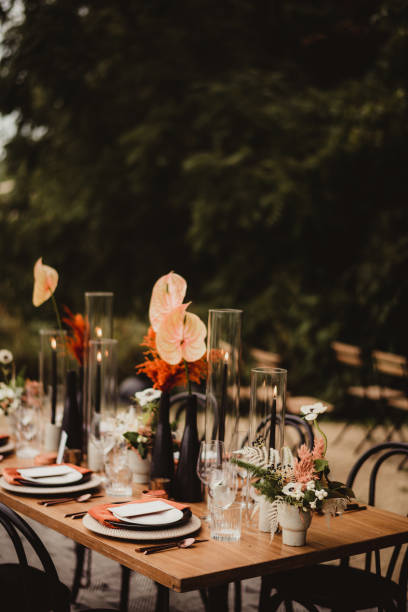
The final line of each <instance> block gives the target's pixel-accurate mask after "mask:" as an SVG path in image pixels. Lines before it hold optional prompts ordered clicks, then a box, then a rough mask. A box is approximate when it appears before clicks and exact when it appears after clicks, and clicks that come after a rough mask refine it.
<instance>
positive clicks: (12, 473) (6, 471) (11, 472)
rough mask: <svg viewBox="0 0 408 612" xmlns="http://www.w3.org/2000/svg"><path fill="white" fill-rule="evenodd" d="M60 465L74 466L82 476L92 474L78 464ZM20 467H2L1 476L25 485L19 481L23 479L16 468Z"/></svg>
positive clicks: (11, 482)
mask: <svg viewBox="0 0 408 612" xmlns="http://www.w3.org/2000/svg"><path fill="white" fill-rule="evenodd" d="M61 465H66V466H68V467H71V468H74V470H78V472H80V473H81V474H82V475H83V476H88V475H91V474H92V470H89V469H88V468H85V467H81V466H79V465H73V464H72V463H61ZM33 467H34V466H33ZM35 467H37V466H35ZM20 469H21V468H11V467H10V468H8V467H5V468H3V476H4V478H5V480H6V481H7V482H8V484H11V485H17V486H23V485H25V483H22V482H20V480H24V479H23V477H22V476H21V474H20V473H19V472H18V470H20ZM25 469H28V468H27V467H25ZM38 482H41V480H40V479H39V480H38ZM26 483H27V485H28V484H29V483H28V481H26ZM75 484H78V483H75Z"/></svg>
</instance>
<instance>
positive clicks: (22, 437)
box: [16, 400, 41, 459]
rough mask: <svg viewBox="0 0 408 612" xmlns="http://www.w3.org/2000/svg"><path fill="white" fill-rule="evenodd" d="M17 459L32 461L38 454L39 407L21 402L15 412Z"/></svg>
mask: <svg viewBox="0 0 408 612" xmlns="http://www.w3.org/2000/svg"><path fill="white" fill-rule="evenodd" d="M16 420H17V432H16V434H17V452H16V454H17V457H22V458H30V459H32V458H33V457H35V456H36V455H38V453H39V452H40V440H39V437H40V426H41V419H40V407H39V405H38V404H36V403H30V402H28V401H24V400H23V401H21V404H20V406H19V407H18V408H17V411H16Z"/></svg>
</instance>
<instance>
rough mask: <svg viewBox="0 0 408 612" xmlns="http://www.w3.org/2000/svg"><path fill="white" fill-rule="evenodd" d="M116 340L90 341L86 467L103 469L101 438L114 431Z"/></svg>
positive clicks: (96, 469)
mask: <svg viewBox="0 0 408 612" xmlns="http://www.w3.org/2000/svg"><path fill="white" fill-rule="evenodd" d="M117 344H118V342H117V340H112V339H111V338H102V339H101V340H90V342H89V359H88V390H87V402H88V404H87V412H88V414H89V415H90V427H89V437H88V448H87V450H88V465H89V467H90V468H91V469H92V470H95V471H98V470H101V469H102V468H103V444H102V437H103V434H104V433H105V432H107V431H110V430H112V429H113V428H114V421H115V415H116V405H117Z"/></svg>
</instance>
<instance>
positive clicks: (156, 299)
mask: <svg viewBox="0 0 408 612" xmlns="http://www.w3.org/2000/svg"><path fill="white" fill-rule="evenodd" d="M186 291H187V283H186V281H185V279H184V278H183V277H182V276H180V275H179V274H176V273H175V272H170V273H169V274H166V275H165V276H162V277H161V278H159V279H158V281H157V282H156V283H155V285H154V287H153V291H152V296H151V300H150V306H149V319H150V324H151V325H150V327H149V330H148V332H147V335H146V336H145V338H144V340H143V343H142V346H144V347H146V350H145V351H144V356H145V359H144V362H143V363H141V364H139V365H138V366H137V367H136V370H137V372H138V373H143V374H145V375H146V376H148V377H149V378H150V379H151V380H152V382H153V387H154V389H159V390H160V391H162V396H161V399H160V409H159V415H158V423H157V431H156V436H155V442H154V447H153V455H152V470H151V477H152V479H153V478H166V479H169V480H172V479H173V477H174V465H173V442H172V435H171V428H170V423H169V408H170V402H169V393H170V391H171V390H172V389H173V388H174V387H180V386H185V387H187V389H188V395H189V399H190V401H189V406H188V409H187V415H186V426H185V430H184V434H183V439H182V441H181V446H180V458H179V467H178V475H179V476H180V474H183V475H184V476H185V477H186V476H187V473H188V474H189V479H190V480H191V479H194V487H193V488H194V493H193V492H192V491H190V494H187V495H188V496H190V497H191V496H193V497H197V496H198V491H200V495H201V489H200V483H199V481H198V477H197V476H196V474H195V463H194V466H193V467H191V463H192V458H191V456H190V455H194V454H196V455H197V456H198V448H199V444H198V436H197V434H196V430H197V424H196V422H195V425H194V423H192V421H194V419H196V396H195V395H194V394H193V393H192V389H191V383H192V382H195V383H197V384H199V383H200V382H201V380H202V379H204V378H205V377H206V373H207V362H206V359H205V352H206V344H205V337H206V334H207V330H206V326H205V325H204V323H203V322H202V321H201V319H200V318H199V317H198V316H197V315H195V314H193V313H191V312H187V309H188V308H189V306H190V304H191V302H188V303H183V300H184V297H185V295H186ZM190 425H191V427H190ZM194 431H195V433H194ZM189 432H190V433H189ZM191 432H192V433H191ZM193 438H196V440H195V439H194V440H193ZM187 455H188V456H189V458H188V459H186V456H187ZM196 459H197V457H196ZM184 463H187V464H188V465H186V466H185V467H183V465H184ZM195 479H197V482H195ZM176 480H177V478H176ZM176 488H177V487H176ZM185 488H186V486H185V487H184V489H185ZM179 489H180V487H179ZM179 493H180V494H181V492H180V491H179ZM181 495H182V494H181ZM179 496H180V495H179ZM182 496H183V495H182ZM188 501H198V500H196V499H189V500H188Z"/></svg>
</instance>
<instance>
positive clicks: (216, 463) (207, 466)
mask: <svg viewBox="0 0 408 612" xmlns="http://www.w3.org/2000/svg"><path fill="white" fill-rule="evenodd" d="M224 460H225V447H224V442H222V441H221V440H210V441H209V442H205V441H203V442H201V444H200V451H199V453H198V460H197V476H198V477H199V479H200V480H201V482H202V483H203V484H204V485H205V486H207V487H208V485H209V484H210V480H211V478H214V473H217V471H219V470H220V469H221V468H222V465H223V462H224ZM209 504H210V496H209V495H208V496H207V508H208V510H209V508H210V507H209ZM202 519H203V520H206V521H208V520H209V516H205V517H202Z"/></svg>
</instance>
